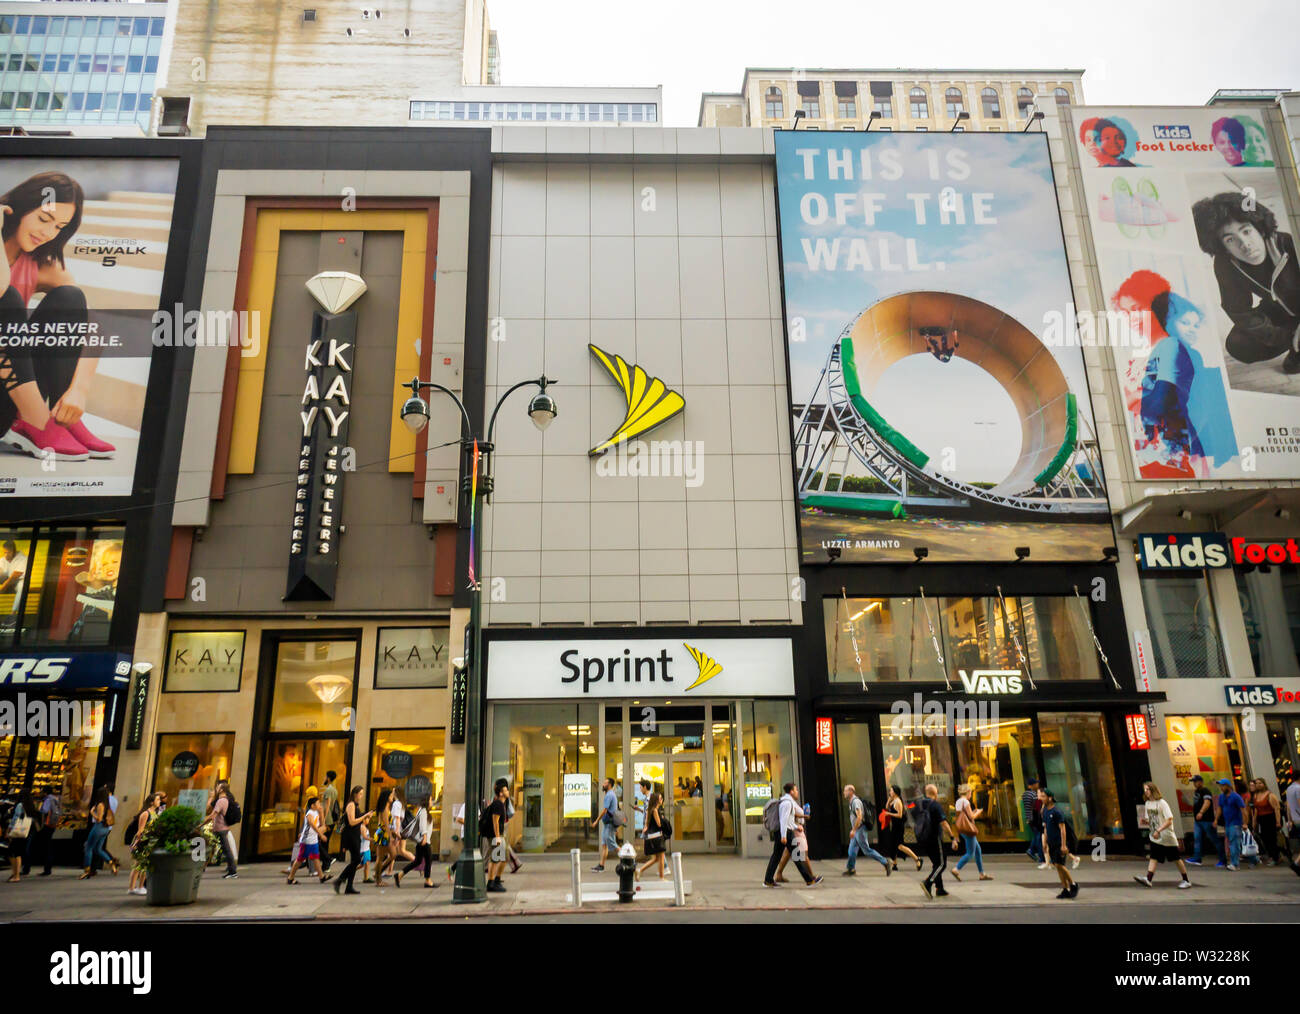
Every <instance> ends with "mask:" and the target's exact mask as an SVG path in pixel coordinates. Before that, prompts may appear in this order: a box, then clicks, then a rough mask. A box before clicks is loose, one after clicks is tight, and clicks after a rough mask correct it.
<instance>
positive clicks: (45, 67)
mask: <svg viewBox="0 0 1300 1014" xmlns="http://www.w3.org/2000/svg"><path fill="white" fill-rule="evenodd" d="M58 65H59V58H58V57H57V56H55V55H54V54H53V53H47V54H46V55H45V56H43V57H42V58H41V70H42V71H44V72H45V73H46V74H53V73H54V69H55V68H56V67H58Z"/></svg>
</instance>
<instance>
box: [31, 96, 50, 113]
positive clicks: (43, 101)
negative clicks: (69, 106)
mask: <svg viewBox="0 0 1300 1014" xmlns="http://www.w3.org/2000/svg"><path fill="white" fill-rule="evenodd" d="M32 108H34V109H49V108H50V93H49V92H37V93H36V102H35V104H34V105H33V107H32Z"/></svg>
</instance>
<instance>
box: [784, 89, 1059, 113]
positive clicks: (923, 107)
mask: <svg viewBox="0 0 1300 1014" xmlns="http://www.w3.org/2000/svg"><path fill="white" fill-rule="evenodd" d="M812 83H813V84H814V85H816V84H817V82H812ZM843 83H844V82H836V88H835V109H836V116H837V117H838V118H839V119H842V120H850V119H855V118H856V117H857V116H858V97H857V95H846V94H842V89H841V88H840V85H841V84H843ZM849 83H850V84H852V82H849ZM855 87H856V86H855ZM1054 97H1055V99H1056V101H1057V103H1059V104H1062V105H1064V104H1067V103H1069V101H1070V93H1069V91H1068V90H1066V89H1065V88H1057V89H1056V91H1055V93H1054ZM798 98H799V108H800V109H801V110H802V111H803V114H804V116H806V117H808V118H809V119H813V120H817V119H821V115H822V106H821V95H820V93H818V94H811V95H804V94H802V93H801V94H799V95H798ZM871 99H872V112H876V113H879V114H880V115H881V117H882V118H883V119H887V120H889V119H893V117H894V100H893V96H892V95H884V94H876V93H874V92H873V93H872V95H871ZM907 100H908V112H909V113H910V115H911V117H912V119H914V120H927V119H929V118H930V101H929V97H928V96H927V95H926V92H925V89H923V88H919V87H918V88H913V89H912V90H911V91H910V92H909V93H908V96H907ZM763 103H764V110H765V113H764V115H765V116H766V117H767V119H769V120H780V119H784V117H785V97H784V95H783V93H782V91H781V89H780V88H779V87H777V86H776V85H772V86H771V87H770V88H768V90H767V93H766V94H765V95H764V99H763ZM1033 104H1034V93H1033V92H1032V91H1031V90H1030V89H1028V88H1021V89H1020V90H1019V91H1018V92H1017V93H1016V107H1017V109H1018V111H1019V113H1020V115H1021V116H1022V117H1028V116H1029V114H1030V111H1031V110H1032V108H1033ZM965 105H966V104H965V97H964V96H963V94H962V91H961V89H960V88H949V89H948V90H947V91H946V92H945V93H944V106H945V111H946V113H947V115H948V118H949V119H952V120H955V119H956V118H957V115H958V114H959V113H963V112H965V111H966V107H965ZM980 106H981V109H982V111H983V114H984V118H985V119H986V120H999V119H1001V118H1002V104H1001V97H1000V96H999V94H998V91H997V89H996V88H985V89H983V90H982V91H981V92H980Z"/></svg>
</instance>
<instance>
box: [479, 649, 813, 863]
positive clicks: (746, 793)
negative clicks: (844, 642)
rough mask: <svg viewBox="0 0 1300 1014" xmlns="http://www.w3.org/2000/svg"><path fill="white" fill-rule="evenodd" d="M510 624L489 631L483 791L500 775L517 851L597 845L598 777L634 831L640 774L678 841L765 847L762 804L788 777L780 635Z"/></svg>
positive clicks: (786, 687) (787, 688)
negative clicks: (542, 629) (605, 632)
mask: <svg viewBox="0 0 1300 1014" xmlns="http://www.w3.org/2000/svg"><path fill="white" fill-rule="evenodd" d="M517 633H518V634H519V635H521V636H518V637H516V636H513V635H514V634H516V632H515V631H489V638H490V639H489V641H488V645H487V653H486V660H487V687H486V694H487V708H486V714H485V725H484V729H485V739H486V743H485V749H486V756H487V763H486V767H485V775H486V779H487V786H488V788H489V790H490V786H491V785H492V784H493V783H494V782H495V781H496V780H497V779H498V778H505V779H506V780H507V781H508V782H509V783H510V792H511V795H512V797H513V799H514V803H515V816H514V818H513V819H512V820H511V822H510V828H509V832H508V838H509V841H510V843H511V845H512V846H513V848H514V849H515V851H517V852H568V851H569V850H570V849H573V848H580V849H582V850H583V851H584V852H587V851H594V850H596V849H598V848H599V847H600V829H599V828H594V827H592V822H593V821H594V820H595V818H596V815H597V814H598V813H599V812H600V805H601V799H602V797H603V791H602V789H601V782H602V781H603V780H604V779H605V778H610V779H612V780H613V782H614V791H615V793H616V795H617V796H618V799H619V802H620V804H621V807H622V810H623V813H624V816H625V818H626V824H625V826H624V827H623V828H622V829H621V831H620V838H621V840H624V841H629V840H634V835H635V832H636V831H638V830H639V829H640V828H641V827H642V826H643V822H644V817H643V815H642V812H640V811H638V810H637V806H638V805H644V797H645V796H646V794H647V790H646V789H644V788H642V785H641V783H642V782H643V781H644V782H645V783H648V785H649V790H648V791H649V792H657V793H659V795H660V797H661V798H662V799H663V801H664V813H665V815H666V816H667V817H668V818H669V820H671V821H672V824H673V837H674V841H675V848H676V849H678V850H680V851H683V852H737V853H742V854H746V855H749V854H752V855H760V854H765V853H766V852H767V851H768V850H770V847H771V846H770V843H767V839H766V835H765V834H764V833H763V830H762V811H763V806H764V804H765V803H766V802H767V801H768V800H769V799H771V798H772V797H773V795H774V794H776V795H779V794H780V787H781V785H782V784H783V783H784V782H786V781H791V780H795V781H797V780H798V775H797V774H796V769H795V758H796V756H797V743H796V742H795V741H794V732H793V730H794V709H793V698H794V663H793V646H792V644H791V641H790V639H789V638H785V637H770V636H754V634H753V633H752V632H748V631H747V632H746V634H745V636H727V635H725V634H723V633H722V632H720V631H719V630H717V629H713V628H710V629H709V630H707V631H702V630H700V629H699V628H682V629H681V630H679V631H672V630H669V629H664V630H655V631H654V632H653V633H654V635H655V636H653V637H644V636H625V635H624V636H601V635H602V632H601V631H599V630H590V629H584V630H581V631H575V632H573V633H570V634H565V633H563V632H555V633H553V634H549V633H548V636H546V637H545V638H543V639H539V638H538V637H537V635H536V632H534V631H518V632H517ZM636 633H637V634H640V633H642V632H641V631H637V632H636Z"/></svg>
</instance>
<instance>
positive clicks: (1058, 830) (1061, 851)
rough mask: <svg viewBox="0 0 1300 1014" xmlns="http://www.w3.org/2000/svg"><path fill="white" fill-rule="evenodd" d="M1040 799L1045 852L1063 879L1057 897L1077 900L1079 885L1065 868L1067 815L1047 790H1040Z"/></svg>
mask: <svg viewBox="0 0 1300 1014" xmlns="http://www.w3.org/2000/svg"><path fill="white" fill-rule="evenodd" d="M1038 798H1039V799H1041V800H1042V802H1043V813H1042V817H1043V852H1044V854H1045V855H1046V856H1047V861H1048V862H1049V863H1051V864H1052V865H1053V866H1054V867H1056V875H1057V876H1058V877H1059V878H1060V879H1061V893H1060V894H1058V895H1057V896H1056V897H1057V898H1058V899H1059V898H1066V899H1070V898H1077V897H1078V896H1079V885H1078V884H1076V883H1075V882H1074V878H1073V877H1071V876H1070V871H1069V870H1068V869H1066V868H1065V859H1066V852H1067V845H1068V841H1067V837H1066V835H1067V832H1066V824H1065V814H1063V813H1062V812H1061V811H1060V810H1059V809H1057V806H1056V796H1054V795H1053V794H1052V793H1051V792H1049V791H1048V790H1047V789H1039V790H1038Z"/></svg>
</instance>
